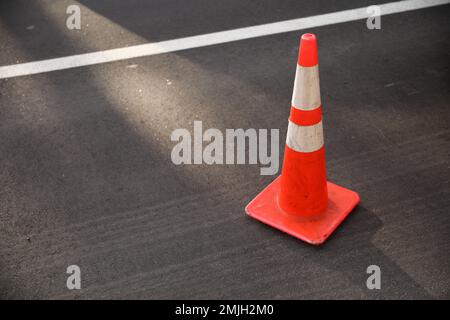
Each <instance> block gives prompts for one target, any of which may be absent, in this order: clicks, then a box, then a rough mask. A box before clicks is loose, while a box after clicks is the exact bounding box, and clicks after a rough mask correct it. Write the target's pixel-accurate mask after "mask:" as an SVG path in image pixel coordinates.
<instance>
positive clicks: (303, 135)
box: [286, 121, 323, 152]
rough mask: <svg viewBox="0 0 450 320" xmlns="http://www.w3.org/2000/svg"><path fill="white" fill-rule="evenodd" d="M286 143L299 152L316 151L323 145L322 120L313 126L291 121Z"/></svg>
mask: <svg viewBox="0 0 450 320" xmlns="http://www.w3.org/2000/svg"><path fill="white" fill-rule="evenodd" d="M286 145H287V146H288V147H289V148H291V149H293V150H295V151H297V152H314V151H317V150H319V149H320V148H322V147H323V127H322V121H320V122H319V123H316V124H315V125H312V126H299V125H296V124H295V123H293V122H291V121H289V125H288V130H287V137H286Z"/></svg>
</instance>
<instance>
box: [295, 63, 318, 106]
mask: <svg viewBox="0 0 450 320" xmlns="http://www.w3.org/2000/svg"><path fill="white" fill-rule="evenodd" d="M321 104H322V102H321V100H320V86H319V66H318V65H316V66H314V67H302V66H299V65H298V64H297V71H296V72H295V81H294V90H293V94H292V106H293V107H294V108H296V109H300V110H312V109H315V108H318V107H320V106H321Z"/></svg>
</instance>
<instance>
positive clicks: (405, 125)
mask: <svg viewBox="0 0 450 320" xmlns="http://www.w3.org/2000/svg"><path fill="white" fill-rule="evenodd" d="M73 3H76V4H78V5H80V7H81V21H82V27H81V30H69V29H68V28H67V27H66V19H67V14H66V8H67V6H68V5H69V4H73ZM379 3H381V2H379ZM371 4H374V3H373V2H371V1H346V2H345V3H341V2H338V1H325V0H323V1H322V0H321V1H312V0H311V1H297V0H291V1H288V0H286V1H268V0H263V1H242V0H239V1H238V0H232V1H219V0H208V1H206V0H193V1H182V0H171V1H166V0H164V1H163V0H154V1H143V0H130V1H118V0H114V1H106V0H96V1H93V0H91V1H88V0H80V1H78V2H73V1H30V0H2V1H0V39H1V42H0V66H6V65H12V64H16V63H23V62H29V61H37V60H42V59H49V58H56V57H64V56H70V55H74V54H80V53H85V52H94V51H99V50H107V49H112V48H120V47H126V46H131V45H136V44H143V43H148V42H156V41H164V40H170V39H177V38H181V37H187V36H194V35H199V34H206V33H211V32H216V31H223V30H229V29H235V28H240V27H247V26H254V25H258V24H265V23H270V22H277V21H283V20H287V19H294V18H301V17H308V16H312V15H318V14H323V13H328V12H334V11H341V10H346V9H352V8H358V7H364V6H368V5H371ZM449 16H450V6H449V5H444V6H439V7H433V8H426V9H420V10H415V11H410V12H403V13H398V14H393V15H388V16H383V17H382V18H381V30H369V29H367V27H366V21H365V20H359V21H353V22H346V23H340V24H334V25H329V26H322V27H317V28H312V29H308V30H302V31H294V32H287V33H281V34H277V35H272V36H266V37H258V38H253V39H248V40H243V41H237V42H230V43H224V44H220V45H213V46H206V47H200V48H195V49H190V50H183V51H177V52H172V53H167V54H160V55H153V56H147V57H141V58H134V59H129V60H123V61H117V62H111V63H106V64H98V65H92V66H86V67H80V68H74V69H67V70H60V71H54V72H47V73H41V74H35V75H27V76H21V77H13V78H8V79H0V181H1V187H0V298H9V299H11V298H38V299H46V298H52V299H54V298H69V299H70V298H187V299H191V298H193V299H194V298H202V299H203V298H211V299H215V298H217V299H225V298H236V299H240V298H255V299H259V298H269V299H272V298H273V299H291V298H292V299H306V298H314V299H317V298H332V299H345V298H362V299H378V298H386V299H392V298H405V299H411V298H419V299H422V298H425V299H426V298H431V299H435V298H437V299H443V298H450V291H449V288H450V254H449V252H450V245H449V244H450V241H449V239H450V237H449V236H450V215H449V213H450V196H449V190H450V166H449V159H450V109H449V107H450V106H449V101H450V92H449V61H450V54H449V52H450V42H449V38H448V35H449V34H450V20H449V19H448V17H449ZM303 32H314V33H315V34H316V35H317V37H318V41H319V63H320V76H321V92H322V102H323V110H324V128H325V144H326V156H327V173H328V178H329V180H330V181H333V182H336V183H338V184H340V185H343V186H345V187H348V188H350V189H353V190H355V191H357V192H358V193H359V194H360V196H361V203H360V205H359V206H358V207H357V209H356V210H355V211H354V212H352V213H351V215H350V216H349V217H348V218H347V219H346V220H345V222H344V223H343V224H342V225H341V226H340V227H339V228H338V230H337V231H336V232H335V233H334V234H333V235H332V236H331V237H330V238H329V239H328V241H327V242H326V243H325V244H324V245H323V246H321V247H314V246H310V245H307V244H305V243H303V242H301V241H299V240H297V239H295V238H293V237H290V236H289V235H286V234H284V233H282V232H279V231H277V230H274V229H272V228H269V227H267V226H265V225H263V224H261V223H259V222H257V221H255V220H253V219H251V218H249V217H248V216H246V215H245V212H244V208H245V206H246V204H247V203H248V202H249V201H250V200H251V199H253V197H254V196H255V195H256V194H258V193H259V191H261V190H262V188H264V187H265V186H266V185H267V184H268V183H270V182H271V181H272V180H273V179H274V178H275V177H276V176H261V175H260V166H259V165H206V164H201V165H181V166H176V165H174V164H173V163H172V161H171V157H170V155H171V151H172V148H173V147H174V145H175V143H174V142H173V141H171V140H170V135H171V133H172V132H173V131H174V130H175V129H178V128H186V129H188V130H189V131H191V132H192V131H193V122H194V120H201V121H202V122H203V127H204V128H205V129H206V128H217V129H219V130H221V131H224V130H225V129H226V128H244V129H247V128H256V129H259V128H261V129H263V128H266V129H270V128H277V129H279V130H280V145H281V146H282V145H283V144H284V142H283V141H284V139H285V136H286V129H287V118H288V116H289V108H290V99H291V94H292V85H293V79H294V73H295V63H296V56H297V50H298V39H299V37H300V35H301V34H302V33H303ZM282 151H283V149H282V148H280V152H281V153H280V159H282V156H283V152H282ZM69 265H78V266H79V267H80V269H81V275H82V288H81V290H73V291H70V290H68V289H67V287H66V280H67V277H68V275H67V274H66V269H67V267H68V266H69ZM369 265H378V266H379V267H380V268H381V272H382V277H381V289H380V290H368V289H367V287H366V280H367V277H368V276H369V275H368V274H367V273H366V269H367V267H368V266H369Z"/></svg>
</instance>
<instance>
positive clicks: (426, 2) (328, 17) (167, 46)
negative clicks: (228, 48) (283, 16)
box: [0, 0, 450, 79]
mask: <svg viewBox="0 0 450 320" xmlns="http://www.w3.org/2000/svg"><path fill="white" fill-rule="evenodd" d="M448 3H450V0H407V1H399V2H390V3H385V4H380V5H378V6H379V7H380V9H381V15H389V14H394V13H400V12H406V11H412V10H418V9H423V8H429V7H434V6H439V5H444V4H448ZM366 9H367V8H366V7H363V8H357V9H350V10H344V11H338V12H332V13H326V14H320V15H316V16H311V17H305V18H299V19H292V20H285V21H280V22H274V23H268V24H262V25H258V26H253V27H246V28H239V29H232V30H227V31H220V32H214V33H208V34H203V35H198V36H193V37H186V38H180V39H174V40H167V41H161V42H155V43H146V44H141V45H136V46H131V47H126V48H118V49H111V50H104V51H97V52H92V53H84V54H78V55H73V56H68V57H61V58H55V59H48V60H41V61H35V62H27V63H20V64H15V65H9V66H3V67H0V79H5V78H12V77H18V76H25V75H31V74H37V73H44V72H50V71H56V70H64V69H70V68H76V67H83V66H89V65H94V64H100V63H106V62H113V61H120V60H126V59H132V58H137V57H144V56H151V55H156V54H161V53H168V52H175V51H180V50H186V49H193V48H199V47H206V46H211V45H215V44H221V43H227V42H233V41H238V40H245V39H251V38H257V37H264V36H268V35H273V34H279V33H285V32H291V31H297V30H304V29H309V28H315V27H321V26H326V25H332V24H338V23H343V22H349V21H355V20H361V19H367V18H368V16H369V15H368V13H367V12H366Z"/></svg>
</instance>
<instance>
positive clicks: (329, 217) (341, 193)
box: [245, 177, 359, 245]
mask: <svg viewBox="0 0 450 320" xmlns="http://www.w3.org/2000/svg"><path fill="white" fill-rule="evenodd" d="M280 181H281V179H280V177H278V178H276V179H275V180H274V181H273V182H272V183H271V184H270V185H268V186H267V187H266V188H265V189H264V190H263V191H262V192H261V193H260V194H258V195H257V196H256V198H255V199H253V200H252V201H251V202H250V203H249V204H248V205H247V207H246V208H245V211H246V212H247V214H248V215H249V216H251V217H253V218H255V219H257V220H259V221H261V222H263V223H265V224H268V225H270V226H272V227H274V228H276V229H279V230H281V231H283V232H286V233H288V234H290V235H291V236H294V237H296V238H299V239H301V240H303V241H306V242H308V243H310V244H314V245H320V244H322V243H323V242H325V240H326V239H327V238H328V237H329V236H330V235H331V234H332V233H333V231H334V230H335V229H336V228H337V227H338V226H339V224H340V223H341V222H342V221H343V220H344V219H345V217H347V215H348V214H349V213H350V212H351V211H352V210H353V209H354V208H355V206H356V205H357V204H358V203H359V195H358V194H357V193H356V192H354V191H351V190H348V189H345V188H343V187H340V186H338V185H335V184H333V183H331V182H327V188H328V208H327V210H326V211H325V212H324V213H323V214H321V215H320V216H318V217H315V218H314V219H311V218H309V219H308V218H302V217H297V216H293V215H289V214H287V213H285V212H284V211H283V210H282V209H281V208H280V207H279V205H278V191H279V190H280Z"/></svg>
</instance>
